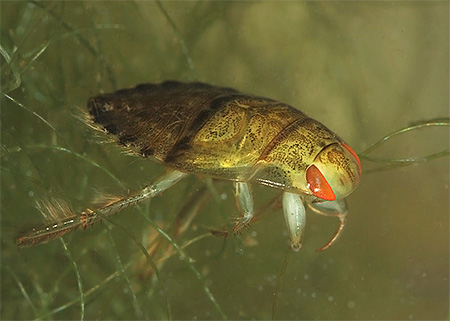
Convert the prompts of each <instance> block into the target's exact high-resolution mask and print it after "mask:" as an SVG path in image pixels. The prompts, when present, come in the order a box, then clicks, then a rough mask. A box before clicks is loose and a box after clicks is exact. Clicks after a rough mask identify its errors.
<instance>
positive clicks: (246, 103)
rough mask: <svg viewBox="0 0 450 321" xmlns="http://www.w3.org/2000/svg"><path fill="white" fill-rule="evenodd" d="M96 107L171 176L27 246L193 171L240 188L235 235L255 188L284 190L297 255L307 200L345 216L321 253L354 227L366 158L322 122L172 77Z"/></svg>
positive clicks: (105, 125)
mask: <svg viewBox="0 0 450 321" xmlns="http://www.w3.org/2000/svg"><path fill="white" fill-rule="evenodd" d="M87 107H88V112H89V115H90V118H91V121H92V122H93V124H95V125H96V126H99V127H101V128H102V129H103V130H104V131H106V132H107V133H108V134H111V135H114V136H115V137H117V140H118V142H119V143H120V144H122V145H125V146H127V147H129V148H131V149H133V150H135V151H137V152H138V153H139V154H140V155H141V156H143V157H146V158H150V159H154V160H157V161H159V162H161V163H162V164H164V165H165V166H167V167H168V170H167V171H166V172H165V173H164V174H163V175H162V176H160V177H159V178H158V179H157V180H156V181H155V182H153V183H152V184H150V185H148V186H146V187H145V188H143V189H142V190H141V191H139V192H137V193H134V194H131V195H128V196H126V197H118V198H116V199H113V200H111V201H110V202H108V203H107V204H104V205H102V206H101V207H100V208H96V209H86V210H84V211H83V212H82V213H80V214H77V213H73V212H71V210H67V209H66V210H63V212H64V213H63V214H56V215H52V217H55V216H58V215H59V217H61V218H60V219H54V220H53V221H52V222H49V224H47V225H45V226H43V227H40V228H35V229H33V230H32V231H30V232H29V233H26V234H24V235H21V236H20V237H18V239H17V243H18V245H20V246H29V245H34V244H38V243H45V242H48V241H50V240H53V239H55V238H57V237H60V236H62V235H64V234H65V233H67V232H70V231H72V230H75V229H78V228H82V227H84V228H85V227H87V226H89V225H92V224H93V223H94V222H96V221H99V220H101V218H102V217H103V216H104V215H111V214H113V213H116V212H118V211H120V210H121V209H122V208H124V207H126V206H129V205H131V204H135V203H138V202H141V201H144V200H146V199H148V198H151V197H154V196H156V195H158V194H160V193H161V192H163V191H165V190H166V189H168V188H169V187H171V186H172V185H174V184H175V183H177V182H178V181H180V180H181V179H183V178H184V177H186V176H187V175H189V174H197V175H207V176H211V177H214V178H220V179H224V180H229V181H232V182H233V184H234V188H235V195H236V200H237V204H238V207H239V210H240V212H241V216H240V219H239V220H238V222H237V223H236V225H235V226H234V228H233V231H234V232H238V231H239V230H241V229H242V228H243V227H245V226H247V225H248V224H249V223H250V221H251V220H252V218H253V214H254V208H253V196H252V191H251V187H250V186H251V184H262V185H267V186H270V187H273V188H276V189H280V190H282V191H283V196H282V205H283V212H284V216H285V219H286V223H287V227H288V231H289V236H290V242H291V248H292V249H293V250H295V251H298V250H299V249H300V248H301V246H302V240H303V235H304V229H305V212H306V209H305V204H306V205H307V206H308V207H310V208H311V209H312V210H313V211H314V212H316V213H318V214H323V215H327V216H336V217H338V218H339V220H340V224H339V227H338V229H337V232H336V233H335V235H334V236H333V237H332V238H331V240H330V241H329V242H328V243H327V244H326V245H325V246H323V247H322V248H320V249H319V250H318V251H322V250H325V249H327V248H328V247H329V246H331V245H332V244H333V243H334V242H335V241H336V240H337V238H338V237H339V235H340V234H341V232H342V230H343V228H344V225H345V221H346V217H347V205H346V202H345V197H347V196H348V195H349V194H350V193H351V192H352V191H353V190H354V189H355V188H356V186H357V185H358V183H359V181H360V177H361V164H360V161H359V159H358V156H357V155H356V153H355V152H354V151H353V150H352V149H351V148H350V147H349V146H348V145H347V144H346V143H345V142H344V141H342V140H341V139H340V138H339V137H338V136H337V135H336V134H334V133H333V132H332V131H330V130H329V129H328V128H326V127H325V126H324V125H322V124H321V123H320V122H318V121H316V120H314V119H311V118H309V117H308V116H306V115H305V114H304V113H302V112H301V111H299V110H297V109H295V108H293V107H291V106H289V105H287V104H284V103H281V102H278V101H275V100H272V99H268V98H262V97H256V96H251V95H244V94H241V93H240V92H238V91H236V90H234V89H231V88H222V87H216V86H211V85H208V84H204V83H182V82H177V81H166V82H163V83H161V84H142V85H138V86H136V87H135V88H130V89H122V90H118V91H116V92H114V93H109V94H102V95H98V96H95V97H92V98H91V99H89V101H88V106H87ZM59 207H60V208H63V206H59Z"/></svg>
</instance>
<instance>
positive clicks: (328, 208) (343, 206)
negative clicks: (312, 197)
mask: <svg viewBox="0 0 450 321" xmlns="http://www.w3.org/2000/svg"><path fill="white" fill-rule="evenodd" d="M308 206H309V208H310V209H312V210H313V211H314V212H315V213H317V214H320V215H325V216H334V217H337V218H339V226H338V229H337V231H336V233H334V236H333V237H332V238H331V240H330V241H328V243H327V244H325V245H324V246H322V247H321V248H320V249H318V250H317V252H322V251H325V250H326V249H328V248H329V247H330V246H331V245H333V244H334V243H335V242H336V241H337V239H338V238H339V237H340V236H341V235H342V231H344V227H345V222H347V213H348V209H347V202H346V201H345V199H343V200H337V201H331V202H330V201H323V202H316V203H314V202H311V203H308Z"/></svg>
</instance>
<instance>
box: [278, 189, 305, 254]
mask: <svg viewBox="0 0 450 321" xmlns="http://www.w3.org/2000/svg"><path fill="white" fill-rule="evenodd" d="M283 213H284V218H285V219H286V224H287V227H288V230H289V236H290V238H291V249H292V250H293V251H296V252H297V251H300V248H301V247H302V241H303V234H304V233H303V232H304V230H305V223H306V210H305V206H304V205H303V201H302V198H301V197H300V195H298V194H294V193H289V192H284V193H283Z"/></svg>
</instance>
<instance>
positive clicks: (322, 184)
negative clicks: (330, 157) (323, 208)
mask: <svg viewBox="0 0 450 321" xmlns="http://www.w3.org/2000/svg"><path fill="white" fill-rule="evenodd" d="M306 181H307V182H308V187H309V189H310V190H311V192H312V193H313V195H314V196H316V197H319V198H321V199H324V200H327V201H334V200H335V199H336V195H334V193H333V190H332V189H331V187H330V184H328V182H327V180H326V179H325V177H323V175H322V173H321V172H320V170H319V169H318V168H317V167H316V166H315V165H311V166H310V167H309V168H308V169H307V170H306Z"/></svg>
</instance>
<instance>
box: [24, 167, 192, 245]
mask: <svg viewBox="0 0 450 321" xmlns="http://www.w3.org/2000/svg"><path fill="white" fill-rule="evenodd" d="M186 175H187V174H185V173H182V172H178V171H174V170H169V171H167V172H165V173H164V174H163V175H161V176H160V177H159V178H158V179H157V180H156V181H155V182H154V183H153V184H151V185H149V186H146V187H144V188H143V189H142V190H140V191H139V192H137V193H134V194H131V195H128V196H125V197H119V198H116V199H114V200H112V201H110V202H108V203H107V204H104V205H103V206H101V207H100V208H97V209H95V210H92V209H90V208H88V209H86V210H84V211H83V212H81V214H79V215H78V214H73V215H69V216H67V215H68V214H67V213H64V212H63V208H62V207H61V206H59V207H54V206H53V207H54V208H53V207H52V206H50V205H49V206H47V207H48V208H50V209H51V210H53V211H54V212H55V211H56V212H57V211H59V212H60V213H56V214H57V215H56V214H54V215H53V216H55V217H61V218H60V219H55V220H52V221H51V222H48V223H47V224H46V225H44V226H42V227H39V228H34V229H33V230H31V231H29V232H28V233H25V234H24V235H21V236H19V237H18V238H17V241H16V242H17V245H19V246H21V247H24V246H31V245H36V244H40V243H47V242H50V241H52V240H54V239H57V238H59V237H61V236H63V235H64V234H66V233H68V232H71V231H74V230H76V229H78V228H80V227H82V228H86V227H88V226H91V225H93V224H94V223H96V222H98V221H100V220H101V219H102V218H103V217H107V216H111V215H113V214H115V213H117V212H119V211H120V210H122V209H123V208H125V207H128V206H130V205H132V204H137V203H140V202H142V201H145V200H146V199H148V198H151V197H154V196H156V195H158V194H159V193H162V192H163V191H165V190H166V189H168V188H169V187H171V186H172V185H174V184H175V183H177V182H178V181H179V180H180V179H182V178H183V177H185V176H186ZM52 208H53V209H52ZM69 214H70V213H69Z"/></svg>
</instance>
